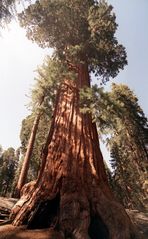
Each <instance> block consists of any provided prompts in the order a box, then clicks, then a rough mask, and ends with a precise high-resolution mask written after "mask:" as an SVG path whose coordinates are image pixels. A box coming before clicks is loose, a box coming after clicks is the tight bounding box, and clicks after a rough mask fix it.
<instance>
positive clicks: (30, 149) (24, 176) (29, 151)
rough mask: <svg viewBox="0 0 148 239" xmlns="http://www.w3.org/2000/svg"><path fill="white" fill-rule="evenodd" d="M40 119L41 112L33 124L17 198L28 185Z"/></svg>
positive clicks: (16, 191)
mask: <svg viewBox="0 0 148 239" xmlns="http://www.w3.org/2000/svg"><path fill="white" fill-rule="evenodd" d="M43 100H44V97H42V99H41V102H40V104H39V105H40V106H41V105H42V103H43ZM40 117H41V112H40V111H39V112H38V113H37V115H36V117H35V119H34V122H33V127H32V130H31V134H30V137H29V141H28V145H27V151H26V153H25V157H24V160H23V164H22V168H21V172H20V176H19V179H18V183H17V186H16V189H15V193H14V196H15V197H20V191H21V189H22V187H23V186H24V184H25V183H26V179H27V173H28V169H29V163H30V159H31V155H32V152H33V147H34V142H35V138H36V133H37V130H38V125H39V122H40Z"/></svg>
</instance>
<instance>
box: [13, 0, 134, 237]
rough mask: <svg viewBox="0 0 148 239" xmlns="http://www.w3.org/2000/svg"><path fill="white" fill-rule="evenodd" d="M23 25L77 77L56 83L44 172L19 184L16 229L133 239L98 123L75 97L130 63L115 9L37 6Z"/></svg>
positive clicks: (89, 3)
mask: <svg viewBox="0 0 148 239" xmlns="http://www.w3.org/2000/svg"><path fill="white" fill-rule="evenodd" d="M20 21H21V25H22V26H24V27H25V28H26V29H27V35H28V37H29V38H30V39H32V40H33V41H36V42H37V43H38V44H39V45H40V46H42V47H52V48H54V49H55V52H54V55H55V56H56V57H57V58H58V60H60V61H61V64H64V65H65V64H67V68H69V73H71V72H74V73H75V74H74V76H75V79H74V80H72V79H71V77H70V75H71V74H67V75H66V76H65V77H63V81H62V82H61V83H60V86H59V89H58V91H57V97H56V101H55V109H54V113H53V118H52V122H51V128H50V132H49V135H48V140H47V145H48V152H47V157H46V158H45V163H44V167H42V168H41V171H40V172H41V173H40V174H39V176H38V178H37V181H36V182H34V183H30V184H28V185H25V186H24V188H23V190H22V193H23V196H22V199H21V200H20V201H19V202H18V204H17V205H19V207H17V206H15V207H14V209H13V210H12V214H11V216H12V218H13V219H14V221H13V224H14V225H21V224H23V223H24V222H26V221H27V223H28V226H29V227H30V228H36V227H49V226H51V225H53V224H54V226H55V228H56V229H57V230H60V231H61V233H62V234H63V237H64V238H68V237H69V238H75V239H80V238H81V239H88V238H95V237H98V238H99V237H102V238H103V237H104V238H106V239H107V238H112V239H113V238H116V239H118V238H120V239H121V238H122V239H124V238H126V239H129V238H133V237H134V236H135V238H136V235H135V232H134V228H133V225H132V223H131V222H130V220H129V217H128V216H127V214H126V212H125V210H124V209H123V207H122V206H121V205H120V204H119V203H117V202H116V200H115V199H114V197H113V195H112V192H111V190H110V188H109V186H108V182H107V176H106V173H105V167H104V163H103V158H102V154H101V152H100V149H99V141H98V135H97V129H96V124H95V123H94V122H93V121H92V116H91V114H90V113H82V112H81V111H80V98H79V91H80V89H81V88H84V87H90V75H89V74H90V73H91V72H95V74H96V76H98V77H100V78H102V81H107V80H109V78H110V77H115V76H116V75H117V74H118V72H119V70H120V69H123V67H124V65H125V64H126V63H127V61H126V53H125V49H124V47H123V46H122V45H120V44H119V43H118V41H117V39H116V37H115V36H114V34H115V31H116V28H117V24H116V22H115V15H114V14H113V13H112V6H108V5H107V3H106V2H105V1H99V2H97V1H93V0H83V1H80V0H73V1H71V0H70V1H68V0H55V1H52V0H48V1H47V0H40V1H36V2H35V3H34V4H31V5H30V6H29V7H28V8H27V9H26V10H25V11H24V12H23V13H22V14H20ZM58 79H59V78H57V81H58ZM37 205H38V206H37ZM47 212H48V213H47Z"/></svg>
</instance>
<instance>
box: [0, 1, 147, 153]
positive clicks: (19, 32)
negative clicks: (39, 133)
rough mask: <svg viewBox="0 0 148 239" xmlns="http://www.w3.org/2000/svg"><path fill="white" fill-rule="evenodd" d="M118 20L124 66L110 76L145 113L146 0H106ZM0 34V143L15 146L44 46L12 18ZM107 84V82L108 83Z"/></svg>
mask: <svg viewBox="0 0 148 239" xmlns="http://www.w3.org/2000/svg"><path fill="white" fill-rule="evenodd" d="M109 2H110V3H111V4H112V5H113V6H114V11H115V13H116V16H117V22H118V24H119V28H118V32H117V37H118V39H119V42H121V43H122V44H123V45H124V46H125V47H126V50H127V55H128V66H126V68H125V70H124V71H122V72H121V73H120V74H119V76H118V77H117V78H116V79H115V80H114V82H116V83H120V82H123V83H126V84H128V85H129V86H130V87H131V89H132V90H134V91H135V93H136V95H137V96H138V98H139V101H140V104H141V106H142V108H143V109H144V112H145V113H146V114H147V115H148V107H147V95H148V83H147V69H148V27H147V23H148V14H147V11H148V0H109ZM1 35H2V36H1V37H0V112H1V114H0V144H1V145H2V146H3V148H7V147H10V146H12V147H15V148H16V147H18V146H19V144H20V142H19V132H20V126H21V121H22V119H23V118H25V116H26V115H27V114H28V112H27V109H26V106H25V105H26V104H27V102H28V101H29V99H28V97H27V96H26V95H28V94H29V89H30V88H31V85H32V84H33V79H34V76H35V72H34V71H35V69H36V68H37V65H40V64H42V62H43V59H44V56H45V55H46V53H47V50H46V51H45V50H43V49H41V48H39V47H38V46H37V45H36V44H33V43H32V42H30V41H29V40H27V38H26V37H25V30H23V29H21V28H20V27H19V26H18V24H17V23H15V22H13V23H12V24H11V25H10V26H9V30H8V29H5V30H1ZM108 86H109V84H108Z"/></svg>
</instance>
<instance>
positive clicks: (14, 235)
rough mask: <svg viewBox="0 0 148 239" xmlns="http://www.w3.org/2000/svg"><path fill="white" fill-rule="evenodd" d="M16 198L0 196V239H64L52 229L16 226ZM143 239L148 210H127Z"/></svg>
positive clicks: (146, 234) (147, 229)
mask: <svg viewBox="0 0 148 239" xmlns="http://www.w3.org/2000/svg"><path fill="white" fill-rule="evenodd" d="M15 203H16V199H13V198H3V197H0V239H62V236H61V235H60V234H59V233H58V232H55V231H54V230H53V229H52V228H50V229H36V230H27V229H26V227H25V226H21V227H14V226H12V225H11V224H10V221H9V220H8V216H9V213H10V210H11V208H12V207H13V205H14V204H15ZM127 213H128V214H129V216H130V218H131V220H132V221H133V223H134V224H135V225H136V227H137V229H138V232H139V234H140V235H141V236H142V238H143V239H148V212H139V211H138V210H127Z"/></svg>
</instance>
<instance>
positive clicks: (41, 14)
mask: <svg viewBox="0 0 148 239" xmlns="http://www.w3.org/2000/svg"><path fill="white" fill-rule="evenodd" d="M112 9H113V8H112V6H111V5H108V4H107V2H106V1H104V0H100V1H99V2H98V1H93V0H83V1H82V0H60V1H59V0H55V1H53V0H48V1H47V0H39V1H36V2H35V3H33V4H31V5H29V7H28V8H27V9H26V10H24V11H23V12H22V13H21V14H20V15H19V19H20V23H21V26H23V27H25V28H26V29H27V36H28V38H29V39H31V40H33V41H35V42H37V43H38V44H39V46H41V47H52V48H54V50H55V55H57V56H58V57H59V58H60V59H64V60H65V61H68V62H69V61H70V62H72V63H74V64H75V63H79V62H83V61H84V62H87V63H88V66H89V70H90V71H93V72H95V73H96V75H97V76H100V77H102V79H104V80H108V79H109V77H110V76H111V77H115V76H116V75H117V74H118V72H119V70H120V69H123V67H124V65H125V64H127V60H126V52H125V49H124V47H123V46H122V45H121V44H119V43H118V41H117V39H116V37H115V31H116V29H117V24H116V21H115V20H116V17H115V14H114V13H113V12H112Z"/></svg>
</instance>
